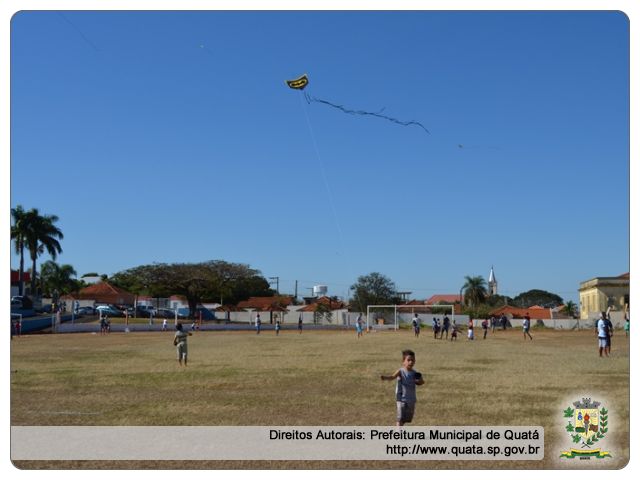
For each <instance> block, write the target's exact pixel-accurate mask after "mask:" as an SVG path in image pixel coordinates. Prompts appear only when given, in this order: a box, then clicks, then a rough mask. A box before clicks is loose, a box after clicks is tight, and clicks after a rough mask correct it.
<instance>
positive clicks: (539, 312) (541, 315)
mask: <svg viewBox="0 0 640 480" xmlns="http://www.w3.org/2000/svg"><path fill="white" fill-rule="evenodd" d="M527 314H529V317H531V320H551V319H553V318H554V316H553V310H552V309H551V308H544V307H540V306H538V305H534V306H533V307H529V308H520V307H512V306H511V305H503V306H502V307H499V308H496V309H495V310H492V311H490V312H489V315H493V316H494V317H498V318H499V317H501V316H502V315H506V316H507V317H510V318H524V316H525V315H527Z"/></svg>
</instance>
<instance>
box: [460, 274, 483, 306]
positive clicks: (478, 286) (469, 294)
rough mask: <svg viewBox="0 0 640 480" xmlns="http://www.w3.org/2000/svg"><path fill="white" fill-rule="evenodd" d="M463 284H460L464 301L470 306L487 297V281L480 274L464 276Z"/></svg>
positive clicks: (476, 304)
mask: <svg viewBox="0 0 640 480" xmlns="http://www.w3.org/2000/svg"><path fill="white" fill-rule="evenodd" d="M464 279H465V284H464V285H463V286H462V288H463V289H464V303H466V304H468V305H470V306H471V307H476V306H478V305H479V304H481V303H484V301H485V300H486V298H487V287H486V285H487V282H486V281H485V279H484V278H482V277H481V276H477V277H469V276H465V277H464Z"/></svg>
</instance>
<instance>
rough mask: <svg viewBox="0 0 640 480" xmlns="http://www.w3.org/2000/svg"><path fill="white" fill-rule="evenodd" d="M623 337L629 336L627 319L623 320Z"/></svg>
mask: <svg viewBox="0 0 640 480" xmlns="http://www.w3.org/2000/svg"><path fill="white" fill-rule="evenodd" d="M624 336H625V337H628V336H629V318H628V317H627V318H625V319H624Z"/></svg>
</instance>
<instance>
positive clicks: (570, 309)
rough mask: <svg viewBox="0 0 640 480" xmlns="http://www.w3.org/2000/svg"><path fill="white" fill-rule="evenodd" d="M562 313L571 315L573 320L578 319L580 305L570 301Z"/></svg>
mask: <svg viewBox="0 0 640 480" xmlns="http://www.w3.org/2000/svg"><path fill="white" fill-rule="evenodd" d="M562 312H563V313H565V314H567V315H569V316H570V317H571V318H576V316H577V315H578V305H576V304H575V303H574V302H572V301H571V300H569V301H568V302H567V303H565V304H564V307H563V308H562Z"/></svg>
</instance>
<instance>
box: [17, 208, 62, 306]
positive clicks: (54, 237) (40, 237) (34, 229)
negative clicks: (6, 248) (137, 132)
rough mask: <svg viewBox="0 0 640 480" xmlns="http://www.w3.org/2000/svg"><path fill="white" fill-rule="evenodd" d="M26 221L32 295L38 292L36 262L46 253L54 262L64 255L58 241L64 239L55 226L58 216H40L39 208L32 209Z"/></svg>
mask: <svg viewBox="0 0 640 480" xmlns="http://www.w3.org/2000/svg"><path fill="white" fill-rule="evenodd" d="M25 216H26V219H25V236H24V238H25V245H26V247H27V249H28V250H29V256H30V257H31V294H32V295H33V294H35V291H36V260H37V259H38V256H40V255H41V254H43V253H44V252H45V251H46V252H47V253H48V254H49V255H51V258H52V259H53V260H55V259H56V257H57V256H58V253H62V247H61V246H60V242H58V239H60V240H61V239H63V238H64V235H63V234H62V231H61V230H60V229H59V228H58V227H56V226H55V225H54V224H55V222H57V221H58V220H59V219H58V217H57V216H56V215H40V212H39V211H38V209H37V208H32V209H31V210H29V211H28V212H27V213H26V215H25Z"/></svg>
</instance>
